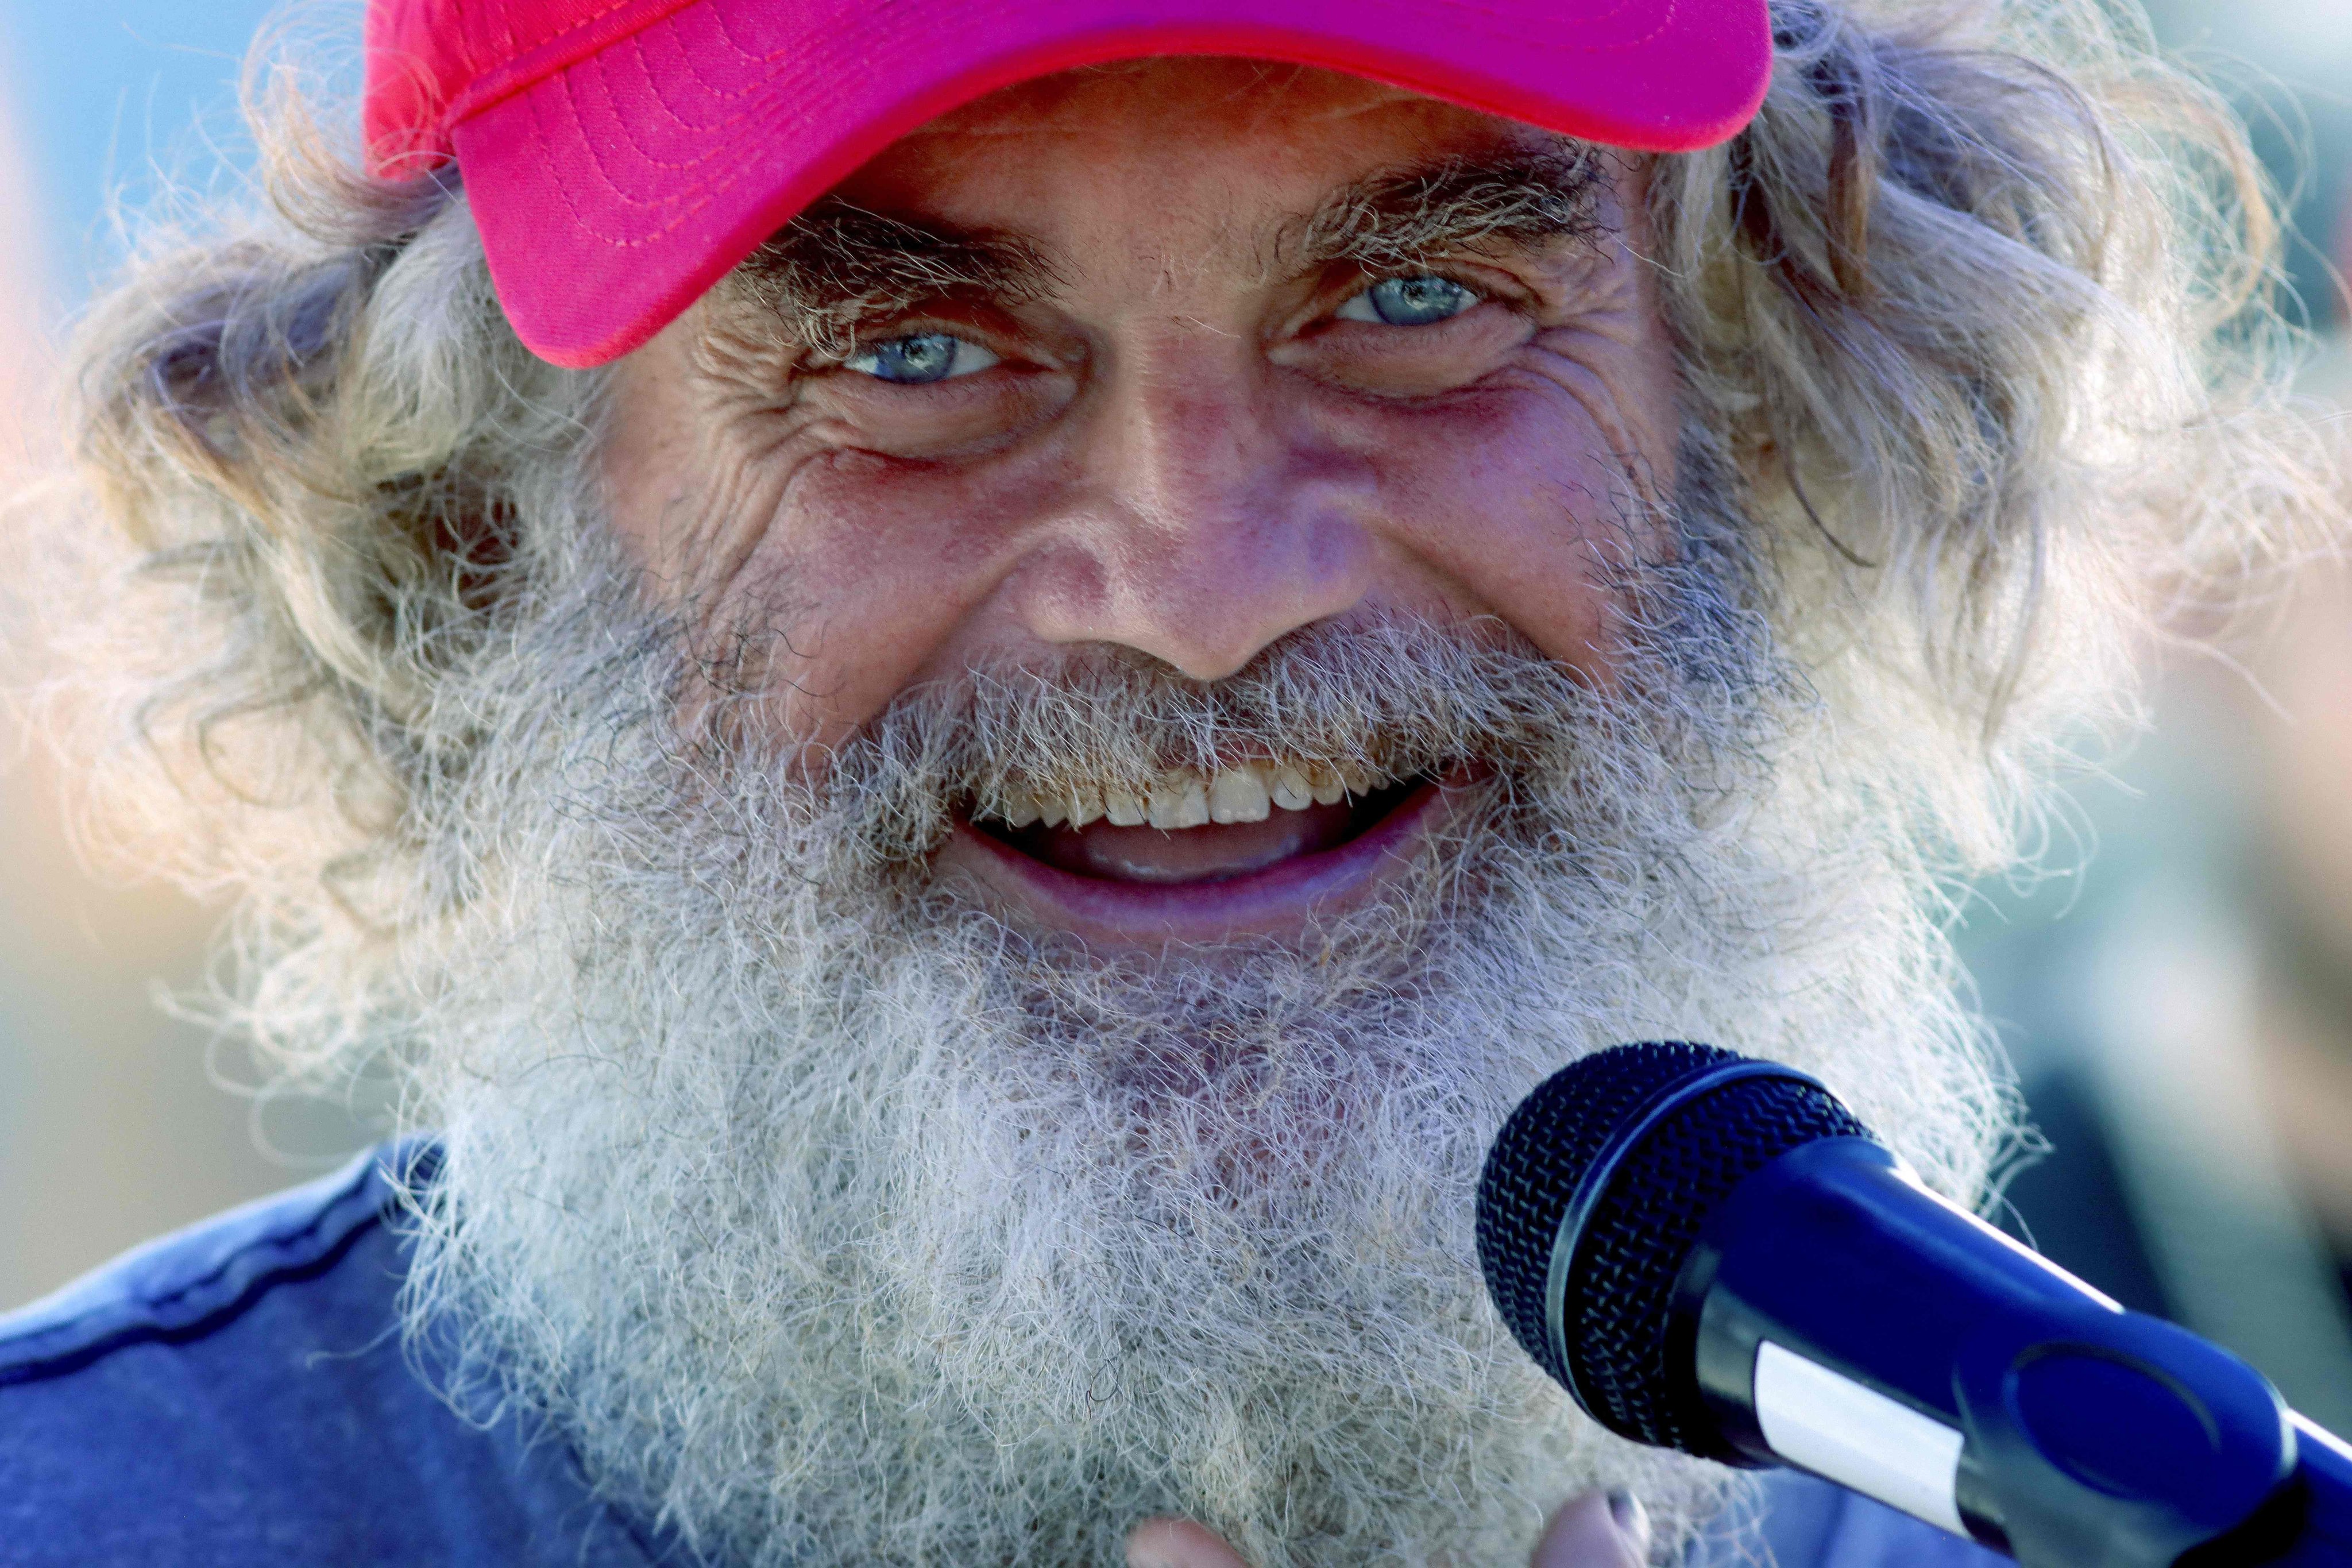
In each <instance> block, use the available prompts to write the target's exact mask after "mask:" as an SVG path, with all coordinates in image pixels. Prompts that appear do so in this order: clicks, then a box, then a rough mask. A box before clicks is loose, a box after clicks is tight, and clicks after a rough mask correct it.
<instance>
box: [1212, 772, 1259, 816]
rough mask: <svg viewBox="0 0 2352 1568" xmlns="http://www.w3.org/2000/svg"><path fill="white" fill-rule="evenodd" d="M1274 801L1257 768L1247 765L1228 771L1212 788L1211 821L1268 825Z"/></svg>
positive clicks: (1221, 774) (1220, 774)
mask: <svg viewBox="0 0 2352 1568" xmlns="http://www.w3.org/2000/svg"><path fill="white" fill-rule="evenodd" d="M1271 799H1272V797H1270V796H1269V795H1267V794H1266V789H1265V776H1264V775H1263V774H1261V773H1259V772H1258V770H1257V769H1256V768H1255V767H1254V766H1250V765H1247V764H1244V765H1243V766H1241V767H1237V768H1226V769H1225V770H1223V772H1221V773H1218V774H1217V782H1216V783H1215V784H1211V785H1210V786H1209V820H1210V821H1212V822H1264V821H1265V818H1266V813H1267V810H1268V808H1269V806H1270V805H1271Z"/></svg>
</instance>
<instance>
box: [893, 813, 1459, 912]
mask: <svg viewBox="0 0 2352 1568" xmlns="http://www.w3.org/2000/svg"><path fill="white" fill-rule="evenodd" d="M1466 782H1467V780H1466V778H1459V779H1457V778H1451V777H1449V778H1447V779H1445V780H1444V781H1441V782H1439V783H1433V784H1423V785H1422V786H1421V787H1420V788H1419V789H1417V790H1415V791H1413V792H1412V794H1411V795H1407V796H1405V798H1404V799H1403V800H1402V801H1400V802H1399V803H1398V804H1397V806H1396V808H1395V809H1394V810H1393V811H1391V812H1390V813H1389V814H1388V815H1387V816H1384V817H1382V818H1381V820H1380V821H1378V822H1376V823H1374V824H1373V825H1372V826H1370V827H1369V828H1367V829H1366V830H1365V831H1364V832H1363V833H1361V834H1360V835H1358V836H1357V837H1354V838H1350V839H1349V840H1348V842H1346V843H1345V844H1342V845H1339V847H1336V848H1331V849H1326V850H1322V851H1320V852H1318V853H1316V854H1312V855H1298V856H1294V857H1293V858H1290V859H1287V860H1284V861H1281V862H1279V863H1277V864H1276V865H1272V866H1268V867H1266V868H1264V869H1262V870H1257V871H1251V872H1248V873H1246V874H1244V875H1243V876H1238V877H1223V878H1218V879H1213V880H1202V881H1198V882H1120V881H1113V880H1110V879H1105V878H1098V877H1080V876H1075V875H1073V874H1072V873H1070V872H1067V871H1064V870H1061V869H1059V868H1055V867H1052V866H1048V865H1046V864H1045V862H1044V861H1042V860H1038V859H1035V858H1033V857H1031V856H1027V855H1024V854H1023V853H1022V852H1021V851H1019V850H1018V849H1015V848H1013V847H1012V846H1011V845H1009V844H1006V843H1004V842H1003V840H1001V839H998V838H996V837H993V836H992V835H990V834H987V833H983V832H982V831H981V830H980V829H978V828H976V827H974V826H971V824H970V823H968V822H966V821H964V820H963V819H962V818H961V817H958V818H957V819H956V823H955V828H954V832H953V833H952V835H951V836H950V838H949V840H948V842H947V844H946V845H945V846H943V847H941V848H940V868H941V869H942V870H951V869H952V870H962V871H966V872H969V873H970V874H971V875H972V876H974V877H976V878H977V879H979V880H980V881H981V882H982V885H983V886H984V887H985V888H986V889H988V890H989V891H991V892H992V893H995V894H997V895H999V896H1000V897H1003V898H1006V899H1008V900H1010V901H1011V902H1012V903H1013V904H1014V905H1015V906H1017V907H1018V908H1019V909H1020V910H1023V911H1024V912H1025V913H1027V914H1028V915H1030V916H1031V917H1032V918H1034V919H1035V920H1036V921H1039V922H1040V923H1043V924H1045V925H1050V926H1057V927H1060V928H1061V929H1063V930H1065V931H1072V932H1074V933H1076V935H1077V936H1079V937H1081V938H1083V939H1084V940H1085V941H1086V942H1087V944H1088V945H1089V946H1099V947H1114V948H1119V947H1123V948H1148V949H1158V948H1164V947H1169V946H1175V945H1185V944H1192V943H1202V942H1226V941H1231V940H1233V939H1234V938H1236V937H1251V936H1266V937H1276V938H1281V937H1294V938H1295V937H1297V936H1298V935H1300V934H1301V933H1302V932H1303V931H1305V930H1306V929H1307V925H1308V924H1309V922H1310V921H1314V920H1316V919H1317V918H1318V917H1321V918H1328V917H1329V916H1331V915H1334V914H1338V913H1341V912H1343V911H1344V910H1347V909H1349V907H1351V906H1353V905H1354V904H1356V903H1358V902H1360V901H1361V900H1363V899H1364V898H1365V897H1366V896H1367V895H1368V894H1370V892H1372V891H1373V890H1374V889H1377V888H1379V887H1380V886H1381V885H1382V884H1383V883H1384V882H1386V881H1388V880H1389V879H1391V878H1393V877H1394V876H1395V875H1397V874H1398V873H1400V872H1402V870H1403V869H1404V868H1405V866H1406V865H1407V864H1408V862H1409V860H1410V858H1411V856H1410V850H1411V848H1412V845H1413V843H1414V842H1415V841H1416V840H1417V839H1419V838H1420V837H1423V836H1424V835H1425V834H1427V833H1428V832H1429V831H1430V830H1431V829H1432V828H1433V827H1434V826H1437V825H1438V824H1439V823H1440V822H1442V821H1443V820H1444V818H1445V817H1447V816H1450V815H1451V814H1452V812H1453V809H1454V805H1455V803H1456V802H1457V801H1458V799H1459V798H1460V795H1461V785H1462V784H1465V783H1466Z"/></svg>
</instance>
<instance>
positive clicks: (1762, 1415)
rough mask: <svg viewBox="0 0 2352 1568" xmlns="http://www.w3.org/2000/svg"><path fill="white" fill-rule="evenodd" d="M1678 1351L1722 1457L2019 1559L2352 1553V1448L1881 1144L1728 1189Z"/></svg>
mask: <svg viewBox="0 0 2352 1568" xmlns="http://www.w3.org/2000/svg"><path fill="white" fill-rule="evenodd" d="M1667 1351H1668V1364H1669V1365H1671V1366H1683V1367H1690V1368H1692V1369H1694V1372H1695V1373H1696V1378H1695V1383H1696V1388H1695V1393H1696V1398H1697V1402H1698V1403H1699V1404H1700V1405H1703V1407H1704V1408H1703V1410H1701V1411H1695V1412H1693V1415H1695V1416H1696V1417H1697V1419H1696V1423H1695V1424H1696V1425H1697V1426H1700V1427H1701V1428H1702V1429H1705V1428H1707V1427H1711V1428H1712V1431H1713V1433H1714V1435H1715V1436H1717V1452H1718V1453H1719V1454H1720V1455H1721V1457H1724V1458H1731V1459H1732V1460H1733V1461H1734V1462H1738V1461H1739V1460H1742V1459H1745V1460H1746V1461H1747V1462H1748V1463H1758V1462H1761V1463H1767V1464H1793V1465H1795V1466H1797V1467H1799V1468H1804V1469H1808V1470H1811V1471H1812V1472H1813V1473H1815V1474H1817V1475H1821V1476H1822V1477H1824V1478H1825V1479H1829V1480H1832V1481H1836V1482H1838V1483H1840V1484H1842V1485H1844V1486H1848V1487H1852V1488H1853V1489H1856V1490H1859V1491H1863V1492H1864V1493H1867V1494H1868V1495H1870V1496H1873V1497H1876V1498H1878V1499H1879V1500H1882V1501H1884V1502H1886V1503H1888V1504H1890V1505H1892V1506H1894V1507H1895V1508H1899V1509H1902V1510H1905V1511H1906V1512H1909V1513H1912V1514H1914V1515H1916V1516H1917V1517H1919V1518H1922V1519H1925V1520H1927V1521H1929V1522H1931V1523H1935V1524H1937V1525H1940V1526H1942V1527H1943V1528H1944V1529H1947V1530H1949V1531H1953V1532H1954V1533H1956V1534H1960V1535H1964V1536H1967V1537H1969V1538H1972V1539H1974V1540H1976V1541H1979V1542H1982V1543H1984V1544H1986V1545H1989V1546H1991V1547H1994V1548H1996V1549H1997V1550H2000V1551H2004V1552H2009V1553H2010V1554H2011V1555H2012V1556H2014V1557H2015V1558H2016V1559H2017V1560H2018V1561H2019V1562H2020V1563H2023V1564H2025V1565H2026V1568H2172V1565H2173V1564H2174V1563H2176V1562H2177V1561H2179V1560H2180V1559H2182V1558H2183V1556H2184V1554H2187V1553H2190V1552H2198V1549H2199V1548H2202V1547H2206V1546H2209V1545H2210V1546H2211V1547H2212V1548H2213V1550H2214V1555H2213V1556H2212V1558H2211V1561H2212V1563H2215V1564H2216V1565H2219V1564H2223V1563H2226V1564H2228V1568H2240V1565H2242V1564H2246V1563H2260V1562H2264V1561H2269V1560H2273V1559H2275V1560H2278V1561H2282V1562H2286V1563H2292V1564H2294V1568H2320V1565H2321V1564H2326V1565H2328V1568H2352V1548H2347V1542H2352V1450H2347V1448H2346V1447H2344V1446H2343V1445H2342V1444H2340V1443H2337V1442H2336V1440H2335V1439H2334V1438H2332V1437H2329V1436H2327V1435H2326V1434H2325V1433H2323V1432H2321V1431H2320V1430H2319V1429H2318V1428H2317V1427H2315V1426H2311V1425H2310V1424H2309V1423H2308V1422H2305V1421H2302V1420H2301V1418H2299V1417H2294V1416H2293V1415H2292V1413H2291V1412H2289V1411H2288V1410H2287V1409H2286V1407H2285V1405H2284V1404H2283V1403H2281V1401H2280V1400H2279V1398H2278V1395H2277V1394H2276V1393H2275V1392H2273V1390H2272V1388H2271V1386H2270V1384H2268V1383H2266V1382H2265V1381H2263V1378H2262V1376H2261V1375H2260V1374H2259V1373H2256V1372H2255V1371H2254V1370H2253V1369H2252V1367H2250V1366H2248V1365H2246V1363H2243V1362H2242V1361H2241V1360H2239V1359H2238V1358H2237V1357H2235V1356H2232V1355H2231V1354H2230V1353H2229V1352H2225V1351H2222V1350H2221V1349H2220V1348H2219V1347H2218V1346H2214V1345H2212V1344H2210V1343H2208V1342H2205V1341H2203V1340H2200V1339H2199V1338H2198V1337H2197V1336H2195V1335H2194V1334H2191V1333H2189V1332H2188V1331H2186V1330H2183V1329H2180V1328H2178V1327H2176V1326H2174V1325H2172V1324H2170V1323H2167V1322H2164V1321H2160V1320H2158V1319H2155V1318H2150V1317H2147V1316H2144V1315H2142V1314H2140V1313H2136V1312H2126V1311H2125V1310H2122V1309H2121V1308H2120V1307H2118V1306H2117V1305H2116V1303H2115V1302H2114V1301H2112V1300H2108V1299H2107V1298H2106V1297H2105V1296H2102V1295H2100V1294H2099V1293H2098V1292H2097V1291H2095V1290H2094V1289H2091V1288H2090V1287H2089V1286H2087V1285H2084V1283H2083V1282H2082V1281H2080V1280H2078V1279H2074V1277H2073V1276H2072V1275H2070V1274H2068V1273H2066V1272H2065V1271H2064V1270H2063V1269H2061V1268H2057V1267H2056V1266H2054V1265H2053V1264H2052V1263H2050V1262H2049V1261H2048V1260H2047V1259H2045V1258H2040V1257H2038V1256H2036V1255H2035V1254H2033V1253H2032V1252H2030V1251H2028V1250H2027V1249H2026V1248H2024V1247H2021V1246H2019V1245H2018V1244H2017V1243H2016V1242H2014V1241H2012V1240H2011V1239H2010V1238H2009V1237H2005V1236H2003V1235H2001V1234H2000V1232H1999V1231H1997V1230H1994V1229H1993V1228H1992V1227H1991V1226H1988V1225H1986V1224H1984V1223H1983V1222H1982V1221H1981V1220H1979V1219H1978V1218H1977V1217H1976V1216H1975V1215H1970V1214H1968V1213H1967V1212H1965V1211H1964V1210H1962V1209H1960V1208H1958V1207H1957V1206H1955V1205H1951V1204H1949V1203H1947V1202H1945V1201H1944V1200H1943V1199H1941V1198H1939V1197H1937V1196H1936V1195H1935V1194H1932V1193H1930V1192H1928V1191H1927V1189H1926V1188H1925V1187H1924V1186H1922V1185H1921V1184H1919V1182H1918V1181H1917V1179H1916V1177H1915V1176H1914V1175H1913V1174H1912V1173H1911V1172H1910V1171H1909V1170H1908V1168H1907V1167H1906V1166H1905V1165H1904V1164H1903V1163H1902V1162H1901V1161H1900V1160H1898V1159H1897V1158H1896V1157H1895V1155H1893V1154H1892V1153H1891V1152H1888V1151H1887V1150H1886V1149H1885V1147H1883V1146H1882V1145H1880V1144H1878V1143H1876V1142H1874V1141H1872V1140H1869V1139H1866V1138H1826V1139H1820V1140H1816V1141H1814V1142H1809V1143H1805V1144H1802V1145H1800V1146H1799V1147H1797V1148H1795V1149H1792V1150H1790V1152H1787V1153H1786V1154H1783V1155H1781V1156H1780V1158H1778V1159H1776V1160H1774V1161H1772V1162H1771V1163H1769V1164H1766V1165H1764V1166H1763V1167H1761V1168H1760V1169H1759V1170H1758V1171H1756V1172H1755V1173H1753V1174H1751V1175H1749V1176H1748V1177H1747V1178H1746V1179H1744V1180H1743V1181H1742V1182H1741V1183H1740V1184H1739V1185H1738V1187H1736V1188H1735V1189H1733V1191H1732V1193H1731V1194H1730V1195H1729V1196H1728V1197H1727V1199H1726V1200H1725V1201H1724V1203H1723V1204H1722V1205H1721V1206H1720V1207H1719V1208H1718V1209H1717V1211H1716V1212H1715V1214H1714V1215H1711V1216H1710V1217H1709V1218H1708V1220H1707V1222H1706V1226H1704V1227H1703V1229H1702V1230H1701V1232H1700V1238H1699V1243H1698V1246H1697V1247H1696V1248H1695V1249H1694V1251H1693V1253H1692V1255H1691V1257H1690V1259H1689V1261H1688V1263H1687V1264H1686V1265H1685V1268H1684V1269H1683V1271H1682V1273H1681V1275H1680V1277H1679V1278H1678V1279H1677V1281H1676V1285H1675V1298H1674V1305H1673V1308H1672V1310H1671V1311H1670V1314H1669V1320H1668V1328H1667ZM2306 1434H2307V1436H2306ZM2298 1480H2299V1481H2300V1485H2298V1484H2297V1482H2298ZM2281 1552H2294V1553H2295V1555H2293V1556H2288V1557H2283V1558H2282V1557H2280V1555H2279V1554H2280V1553H2281ZM2204 1556H2205V1553H2202V1552H2198V1554H2197V1556H2193V1557H2189V1564H2190V1565H2191V1568H2194V1565H2195V1564H2197V1563H2199V1562H2200V1559H2202V1558H2203V1557H2204Z"/></svg>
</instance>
